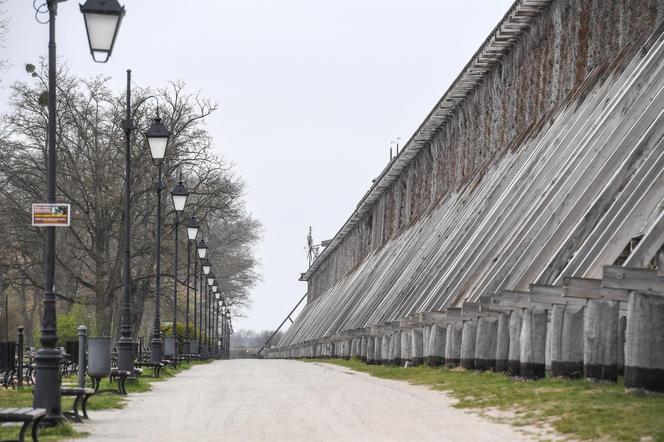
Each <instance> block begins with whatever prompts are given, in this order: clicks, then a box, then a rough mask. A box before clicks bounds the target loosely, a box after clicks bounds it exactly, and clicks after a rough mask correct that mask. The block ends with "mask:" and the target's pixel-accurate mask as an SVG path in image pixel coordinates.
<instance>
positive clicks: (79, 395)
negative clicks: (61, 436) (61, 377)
mask: <svg viewBox="0 0 664 442" xmlns="http://www.w3.org/2000/svg"><path fill="white" fill-rule="evenodd" d="M95 393H96V392H95V390H94V389H92V388H80V387H62V388H60V394H62V395H63V396H70V397H72V396H73V397H75V399H74V406H73V407H72V411H65V412H63V413H62V414H64V415H65V417H67V418H68V419H70V420H72V421H74V422H83V418H85V419H90V418H89V417H88V409H87V404H88V399H90V396H92V395H94V394H95ZM79 406H80V408H81V411H82V412H83V416H82V417H81V415H80V414H79V412H78V409H79Z"/></svg>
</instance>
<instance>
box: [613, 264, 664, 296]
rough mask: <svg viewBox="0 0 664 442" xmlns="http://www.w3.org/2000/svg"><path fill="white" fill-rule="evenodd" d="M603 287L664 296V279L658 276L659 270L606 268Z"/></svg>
mask: <svg viewBox="0 0 664 442" xmlns="http://www.w3.org/2000/svg"><path fill="white" fill-rule="evenodd" d="M602 287H604V288H609V289H621V290H629V291H637V292H644V293H653V294H661V295H662V296H664V278H662V277H660V276H659V275H658V274H657V270H650V269H633V268H629V267H621V266H604V268H603V274H602Z"/></svg>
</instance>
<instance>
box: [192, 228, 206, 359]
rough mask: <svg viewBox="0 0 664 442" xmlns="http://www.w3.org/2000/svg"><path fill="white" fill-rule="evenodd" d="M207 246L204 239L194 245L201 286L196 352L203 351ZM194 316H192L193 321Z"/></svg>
mask: <svg viewBox="0 0 664 442" xmlns="http://www.w3.org/2000/svg"><path fill="white" fill-rule="evenodd" d="M207 249H208V246H207V244H205V241H204V240H202V239H201V240H200V241H199V242H198V245H197V246H196V252H197V253H198V258H199V259H200V262H201V274H200V277H201V286H200V290H199V292H198V298H199V300H198V307H199V308H198V353H203V306H204V297H205V289H206V287H207V285H206V284H205V275H207V274H208V273H210V264H209V262H208V260H207V259H205V256H206V255H207ZM195 321H196V317H195V316H194V323H195Z"/></svg>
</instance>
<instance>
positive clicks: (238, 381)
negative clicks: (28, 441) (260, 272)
mask: <svg viewBox="0 0 664 442" xmlns="http://www.w3.org/2000/svg"><path fill="white" fill-rule="evenodd" d="M92 400H94V398H93V399H92ZM451 403H452V401H451V399H449V398H448V397H447V396H446V395H444V394H442V393H439V392H435V391H431V390H429V389H427V388H424V387H417V386H412V385H408V384H406V383H403V382H396V381H389V380H383V379H378V378H374V377H371V376H369V375H366V374H362V373H356V372H353V371H350V370H347V369H345V368H342V367H338V366H332V365H326V364H314V363H304V362H297V361H281V360H269V361H261V360H233V361H218V362H214V363H212V364H208V365H202V366H197V367H194V368H193V369H191V370H189V371H187V372H185V373H182V374H180V375H178V376H177V377H175V378H172V379H170V380H168V381H165V382H162V383H158V384H155V386H154V389H153V390H152V391H151V392H149V393H143V394H137V395H134V396H132V397H131V399H130V401H129V405H128V406H127V407H126V408H125V409H123V410H114V411H102V412H91V417H92V421H89V422H88V423H86V424H85V425H83V426H81V427H80V428H81V429H82V430H83V431H88V432H90V433H91V435H90V437H89V438H87V439H85V440H86V441H100V442H102V441H103V442H110V441H118V442H119V441H142V442H150V441H155V442H157V441H159V442H165V441H222V440H223V441H327V440H329V441H434V440H435V441H444V440H449V441H464V442H470V441H518V440H529V439H528V438H527V437H526V436H525V435H523V434H521V433H518V432H516V431H515V430H514V429H513V428H511V427H509V426H508V425H502V424H498V423H494V422H491V421H489V420H487V419H484V418H481V417H479V416H476V415H474V414H471V413H468V412H465V411H462V410H458V409H455V408H453V407H452V406H451Z"/></svg>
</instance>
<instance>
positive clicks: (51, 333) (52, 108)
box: [32, 0, 124, 422]
mask: <svg viewBox="0 0 664 442" xmlns="http://www.w3.org/2000/svg"><path fill="white" fill-rule="evenodd" d="M97 1H101V0H97ZM60 2H61V0H46V1H45V5H46V7H47V9H48V130H47V137H46V138H47V140H48V149H47V156H46V163H47V177H46V183H47V202H48V203H49V204H55V203H56V195H55V194H56V140H57V134H56V123H57V122H56V106H57V94H56V86H57V81H56V80H57V67H56V50H55V25H56V16H57V12H58V3H60ZM89 3H90V4H89ZM95 3H96V2H95V1H93V0H88V1H87V2H86V3H85V5H83V7H82V8H81V11H82V12H83V13H84V18H85V24H86V29H87V33H88V40H89V41H90V36H94V38H95V42H96V41H97V40H96V39H97V37H99V38H101V37H102V36H103V34H104V31H103V30H104V29H110V27H109V26H107V25H104V24H103V23H100V22H98V21H96V20H95V16H94V15H90V16H89V18H90V19H91V20H90V21H88V16H87V15H85V14H86V12H85V8H86V6H89V8H90V9H88V12H89V13H90V14H94V13H95V12H94V8H92V6H93V5H94V4H95ZM88 4H89V5H88ZM115 4H117V0H116V1H115ZM115 4H114V5H110V6H109V8H110V9H113V8H115V7H116V6H115ZM117 7H119V5H117ZM120 9H121V11H122V12H121V13H120V15H124V8H121V7H120ZM40 12H41V7H39V8H37V15H38V14H39V13H40ZM97 12H99V11H97ZM106 12H110V10H109V11H106ZM38 21H39V19H38ZM118 27H119V21H118V23H117V25H115V26H113V29H112V33H113V35H114V37H113V39H114V40H115V36H116V35H117V31H118ZM112 50H113V46H112V45H111V46H110V47H109V48H108V54H107V57H106V58H107V59H108V57H109V56H110V54H111V51H112ZM55 245H56V241H55V227H54V226H49V227H46V254H45V260H46V265H45V266H44V279H45V281H44V300H43V304H44V308H43V314H42V321H41V336H40V338H39V341H40V343H41V348H40V349H39V350H38V351H37V355H36V356H35V363H36V370H35V389H34V396H33V401H32V404H33V407H34V408H45V409H46V417H45V419H44V421H47V422H55V421H58V420H61V419H62V396H61V394H60V385H61V383H62V380H61V378H60V362H61V359H62V354H61V353H60V351H59V350H58V349H56V348H55V346H56V344H57V343H58V336H57V332H56V330H57V320H56V312H55V302H56V295H55Z"/></svg>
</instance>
